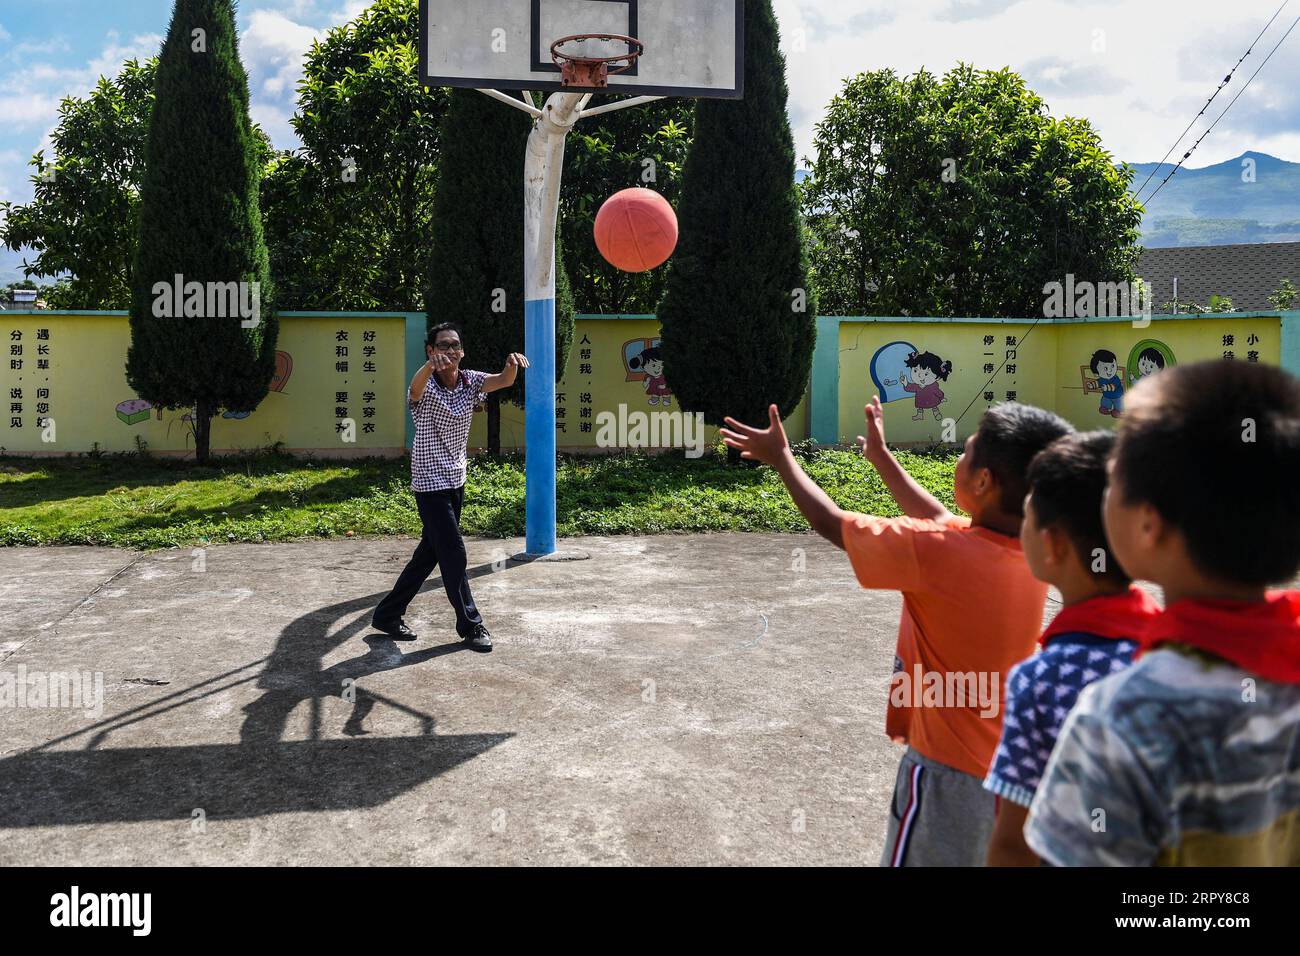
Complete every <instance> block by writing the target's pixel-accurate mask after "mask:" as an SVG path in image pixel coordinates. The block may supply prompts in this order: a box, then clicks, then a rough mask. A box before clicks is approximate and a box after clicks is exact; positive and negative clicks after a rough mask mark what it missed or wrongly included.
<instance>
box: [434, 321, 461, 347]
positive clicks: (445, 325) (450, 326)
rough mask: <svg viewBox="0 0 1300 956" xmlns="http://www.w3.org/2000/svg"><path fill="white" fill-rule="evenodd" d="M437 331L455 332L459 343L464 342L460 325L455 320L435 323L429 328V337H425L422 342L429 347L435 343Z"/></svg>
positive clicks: (436, 342) (436, 341)
mask: <svg viewBox="0 0 1300 956" xmlns="http://www.w3.org/2000/svg"><path fill="white" fill-rule="evenodd" d="M439 332H455V333H456V338H458V339H460V344H461V345H464V344H465V333H464V332H462V331H461V330H460V326H459V325H457V324H456V323H455V322H442V323H439V324H438V325H435V326H434V327H433V328H431V329H430V330H429V337H428V338H427V339H425V341H424V344H425V345H427V346H429V347H430V348H432V347H433V346H435V345H437V344H438V333H439Z"/></svg>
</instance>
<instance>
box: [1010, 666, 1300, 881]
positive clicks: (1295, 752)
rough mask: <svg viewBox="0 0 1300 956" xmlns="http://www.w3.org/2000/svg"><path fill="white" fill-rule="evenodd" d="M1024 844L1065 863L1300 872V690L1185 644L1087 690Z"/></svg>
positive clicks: (1047, 775)
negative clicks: (1295, 869)
mask: <svg viewBox="0 0 1300 956" xmlns="http://www.w3.org/2000/svg"><path fill="white" fill-rule="evenodd" d="M1025 839H1026V840H1027V841H1028V843H1029V846H1030V847H1031V848H1032V849H1033V850H1034V852H1035V853H1037V854H1038V855H1039V856H1041V857H1043V858H1044V859H1045V860H1047V861H1048V862H1049V863H1053V864H1056V865H1057V866H1152V865H1155V866H1297V865H1300V685H1295V684H1283V683H1278V682H1274V681H1269V680H1265V679H1264V678H1261V677H1256V676H1253V675H1251V674H1249V673H1247V672H1246V671H1243V670H1241V669H1240V668H1238V667H1235V666H1233V665H1231V664H1228V663H1227V662H1225V661H1222V660H1220V659H1218V658H1211V657H1209V656H1207V655H1205V654H1201V653H1199V652H1196V651H1192V650H1190V649H1186V648H1184V647H1182V646H1181V645H1172V646H1167V647H1166V648H1165V649H1161V650H1157V651H1152V652H1150V653H1148V654H1146V655H1144V656H1143V657H1142V658H1141V659H1139V660H1138V662H1137V663H1136V664H1134V665H1133V666H1132V667H1130V668H1128V669H1127V670H1124V671H1122V672H1120V673H1118V674H1114V675H1112V676H1110V677H1107V678H1105V679H1103V680H1100V681H1097V682H1096V683H1093V684H1091V685H1089V686H1088V687H1087V688H1085V689H1084V691H1083V692H1082V693H1081V694H1080V695H1079V699H1078V703H1077V704H1076V705H1075V708H1074V710H1073V711H1071V712H1070V715H1069V717H1067V718H1066V721H1065V724H1064V725H1063V726H1062V728H1061V733H1060V736H1059V738H1058V740H1057V744H1056V748H1055V749H1054V750H1053V751H1052V756H1051V759H1050V760H1049V761H1048V764H1047V768H1046V770H1045V771H1044V773H1043V779H1042V782H1041V783H1040V784H1039V787H1038V791H1037V793H1036V794H1035V796H1034V801H1033V803H1032V805H1031V807H1030V813H1029V820H1028V823H1027V824H1026V826H1025Z"/></svg>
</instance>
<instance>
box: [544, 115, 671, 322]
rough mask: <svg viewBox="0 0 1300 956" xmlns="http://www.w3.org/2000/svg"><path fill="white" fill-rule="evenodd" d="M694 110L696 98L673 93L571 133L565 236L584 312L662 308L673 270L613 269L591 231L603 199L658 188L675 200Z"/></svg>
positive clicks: (566, 162) (563, 201) (564, 201)
mask: <svg viewBox="0 0 1300 956" xmlns="http://www.w3.org/2000/svg"><path fill="white" fill-rule="evenodd" d="M610 102H614V100H613V98H611V99H610ZM694 113H695V105H694V103H693V102H692V101H691V100H688V99H682V98H678V97H670V98H668V99H665V100H659V101H657V102H655V103H651V104H649V105H647V106H640V107H630V108H628V109H625V110H618V111H616V112H613V113H606V114H604V115H602V116H599V117H593V118H592V119H590V120H583V121H581V122H580V123H578V125H577V126H575V127H574V129H573V132H571V133H570V134H569V141H568V151H567V154H566V156H565V159H564V180H563V185H562V188H561V194H560V235H561V237H562V243H563V246H564V255H565V261H566V262H567V263H568V267H569V277H570V279H571V280H572V284H573V295H574V301H575V304H576V307H577V309H578V311H579V312H591V313H601V314H606V315H609V314H624V315H626V314H644V313H651V312H654V310H655V309H656V308H657V307H658V305H659V300H660V299H661V298H662V297H663V291H664V282H665V280H666V278H667V275H668V270H667V269H651V270H650V271H649V272H638V273H632V272H622V271H620V270H618V269H615V268H614V267H613V266H611V265H610V264H609V263H608V262H606V261H605V260H604V258H603V257H602V256H601V255H600V252H599V251H598V250H597V249H596V243H595V241H594V240H593V239H592V229H593V227H594V226H595V222H596V213H597V212H598V211H599V210H600V207H601V204H602V203H604V201H605V200H606V199H608V198H609V197H610V196H612V195H613V194H614V193H616V192H618V191H619V190H620V189H627V188H628V187H629V186H645V187H647V188H649V189H653V190H655V191H656V192H658V193H659V194H660V195H662V196H663V197H664V198H665V199H667V200H668V202H669V203H671V204H672V205H673V206H676V205H677V202H678V200H679V198H680V196H681V184H682V175H681V173H682V166H683V164H684V163H685V161H686V151H687V149H688V148H689V147H690V144H691V136H690V130H691V125H692V123H693V121H694Z"/></svg>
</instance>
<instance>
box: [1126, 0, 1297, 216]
mask: <svg viewBox="0 0 1300 956" xmlns="http://www.w3.org/2000/svg"><path fill="white" fill-rule="evenodd" d="M1296 24H1300V17H1296V18H1295V20H1294V21H1292V23H1291V26H1289V27H1287V31H1286V33H1284V34H1282V39H1280V40H1278V41H1277V43H1276V44H1275V45H1274V47H1273V49H1271V50H1269V51H1268V56H1266V57H1264V62H1263V63H1261V64H1260V65H1259V67H1258V69H1256V70H1255V72H1254V73H1252V74H1251V75H1250V79H1249V80H1247V81H1246V85H1245V86H1243V87H1242V88H1241V90H1240V92H1238V93H1237V95H1236V96H1234V97H1233V98H1232V101H1231V102H1230V103H1228V105H1227V106H1225V107H1224V108H1223V112H1222V113H1220V114H1219V116H1218V119H1216V120H1215V121H1214V122H1213V123H1211V124H1210V128H1209V129H1207V130H1206V131H1205V132H1204V133H1202V134H1201V135H1200V137H1198V138H1197V140H1196V142H1195V143H1193V144H1192V148H1191V149H1189V150H1188V151H1187V154H1186V155H1185V156H1183V158H1182V159H1180V160H1179V161H1178V165H1177V166H1175V167H1174V168H1173V169H1171V170H1170V171H1169V175H1168V176H1166V177H1165V179H1164V182H1162V183H1161V184H1160V185H1159V186H1157V187H1156V191H1155V192H1153V193H1152V194H1151V195H1150V196H1148V197H1147V201H1146V203H1144V204H1143V205H1150V204H1151V202H1152V201H1153V200H1154V199H1155V198H1156V197H1157V196H1159V195H1160V190H1162V189H1164V188H1165V184H1166V183H1168V182H1169V180H1171V179H1173V178H1174V173H1176V172H1178V170H1180V169H1182V168H1183V163H1185V162H1187V159H1188V157H1190V156H1191V155H1192V153H1194V152H1196V147H1197V146H1200V145H1201V140H1203V139H1205V137H1207V136H1209V135H1210V133H1212V132H1214V127H1216V126H1218V125H1219V120H1221V119H1223V118H1224V117H1225V116H1227V115H1228V110H1230V109H1232V107H1233V104H1234V103H1236V102H1237V100H1239V99H1241V94H1242V93H1245V92H1246V91H1247V90H1248V89H1250V84H1251V83H1253V82H1254V81H1255V77H1257V76H1259V71H1260V70H1262V69H1264V67H1266V66H1267V65H1268V61H1269V60H1271V59H1273V54H1274V53H1276V52H1277V51H1278V48H1279V47H1280V46H1282V44H1283V43H1285V42H1286V38H1287V37H1289V36H1290V35H1291V31H1292V30H1294V29H1295V28H1296Z"/></svg>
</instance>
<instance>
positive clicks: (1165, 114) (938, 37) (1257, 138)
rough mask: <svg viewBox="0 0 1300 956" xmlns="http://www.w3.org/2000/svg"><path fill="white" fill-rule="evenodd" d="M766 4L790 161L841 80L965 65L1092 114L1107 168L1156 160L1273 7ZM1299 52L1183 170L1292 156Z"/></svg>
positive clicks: (1282, 59)
mask: <svg viewBox="0 0 1300 956" xmlns="http://www.w3.org/2000/svg"><path fill="white" fill-rule="evenodd" d="M775 5H776V11H777V15H778V17H779V18H780V20H781V25H782V30H783V32H784V33H786V34H787V35H786V39H785V46H786V58H787V63H788V67H789V80H790V97H791V102H790V113H791V119H792V123H793V125H794V126H795V141H796V144H797V147H798V150H799V155H800V156H805V155H807V154H808V153H810V152H811V144H812V136H813V125H814V124H815V123H816V122H817V120H818V119H819V118H820V116H821V114H822V111H823V110H824V109H825V105H826V103H828V102H829V101H830V99H831V98H832V97H833V96H835V94H836V93H837V92H838V91H839V90H840V89H841V87H842V84H843V81H844V79H846V78H847V77H849V76H852V75H854V74H856V73H859V72H864V71H869V70H876V69H882V68H886V67H890V68H893V69H894V70H896V71H897V72H899V73H902V74H911V73H914V72H916V71H917V70H918V69H920V68H922V67H925V68H926V69H928V70H929V71H930V72H932V73H939V74H942V73H944V72H947V70H949V69H951V68H952V67H953V66H955V65H956V64H957V63H958V62H959V61H964V62H968V63H973V64H974V65H975V66H977V67H980V68H987V69H1000V68H1002V67H1005V66H1009V67H1011V68H1012V69H1014V70H1017V71H1020V72H1022V73H1024V74H1025V75H1026V76H1027V77H1030V79H1031V83H1032V85H1033V86H1034V88H1035V89H1036V90H1037V92H1038V93H1039V94H1040V95H1042V96H1043V97H1044V98H1045V99H1046V100H1047V101H1048V105H1049V106H1050V108H1051V110H1052V113H1053V115H1056V116H1063V115H1067V114H1070V115H1077V116H1086V117H1088V118H1089V119H1091V120H1092V122H1093V125H1094V127H1095V128H1096V129H1097V130H1098V131H1099V133H1100V134H1101V137H1102V141H1103V143H1104V145H1105V146H1106V147H1107V148H1108V149H1109V150H1110V151H1111V152H1112V153H1113V154H1114V155H1115V156H1116V157H1117V158H1119V159H1126V160H1131V161H1134V162H1142V161H1154V160H1156V159H1159V158H1160V157H1161V156H1162V155H1163V154H1164V152H1165V150H1166V149H1168V148H1169V146H1170V145H1171V144H1172V143H1173V141H1174V139H1175V138H1176V137H1177V136H1178V134H1179V133H1180V132H1182V130H1183V128H1184V127H1185V126H1186V125H1187V123H1188V121H1189V120H1191V118H1192V117H1193V116H1194V115H1195V114H1196V112H1197V110H1199V109H1200V106H1201V104H1203V103H1204V102H1205V98H1206V97H1207V96H1208V95H1209V94H1210V92H1211V91H1212V90H1213V89H1214V86H1215V85H1216V84H1217V83H1218V82H1219V80H1221V79H1222V78H1223V76H1224V74H1225V73H1226V72H1227V70H1228V69H1229V68H1230V67H1231V66H1232V64H1233V63H1234V62H1235V61H1236V59H1237V57H1239V56H1240V55H1241V53H1242V52H1243V51H1244V50H1245V49H1246V47H1247V45H1249V43H1250V40H1251V39H1253V38H1254V36H1255V35H1256V34H1257V33H1258V32H1259V30H1260V29H1261V28H1262V27H1263V25H1264V23H1265V22H1266V21H1267V19H1268V18H1269V17H1270V16H1271V15H1272V14H1273V12H1274V11H1275V10H1276V9H1277V0H1237V2H1235V3H1233V4H1232V5H1231V6H1223V5H1221V4H1219V3H1216V2H1211V0H1147V2H1143V3H1117V2H1114V0H1033V2H1010V0H910V2H909V3H907V4H898V3H892V2H891V3H885V2H882V0H775ZM891 13H892V14H893V15H892V16H891V15H890V14H891ZM975 14H978V15H975ZM954 18H956V19H954ZM1290 19H1291V18H1288V19H1287V20H1286V21H1285V22H1284V21H1283V19H1282V18H1279V20H1278V22H1277V23H1275V24H1274V25H1273V28H1272V30H1271V31H1270V36H1271V37H1272V40H1270V39H1269V37H1266V38H1265V40H1264V41H1262V42H1261V44H1260V47H1259V48H1257V52H1256V54H1255V55H1254V56H1252V57H1251V59H1250V60H1248V61H1247V62H1246V64H1244V65H1243V67H1242V70H1241V71H1240V72H1239V73H1238V78H1237V79H1236V80H1234V86H1236V85H1237V84H1239V83H1241V84H1244V80H1245V77H1247V76H1249V75H1250V72H1251V71H1252V70H1253V69H1254V66H1255V65H1257V64H1258V62H1259V61H1260V60H1262V59H1263V56H1264V55H1265V54H1266V53H1267V51H1268V50H1269V49H1270V48H1271V46H1272V42H1275V41H1276V39H1277V38H1278V37H1280V36H1281V34H1282V32H1283V31H1284V30H1285V29H1286V27H1287V26H1289V24H1290ZM850 25H852V26H850ZM792 27H793V28H794V29H803V30H804V31H805V33H804V36H805V39H806V46H805V48H804V49H803V50H802V51H795V50H792V49H791V48H790V46H791V45H790V42H789V39H790V37H789V34H790V32H791V28H792ZM1297 49H1300V28H1297V30H1296V32H1295V33H1293V34H1292V35H1291V38H1290V39H1289V40H1288V41H1287V45H1286V46H1284V47H1283V48H1282V49H1281V50H1279V51H1278V53H1277V55H1276V56H1274V58H1273V60H1272V61H1271V62H1270V63H1269V64H1268V66H1267V67H1265V70H1264V72H1263V73H1262V74H1261V75H1260V79H1259V80H1257V81H1256V85H1257V86H1259V87H1260V89H1259V91H1258V92H1257V91H1256V89H1255V87H1252V88H1251V91H1250V92H1249V93H1247V94H1246V96H1244V97H1242V99H1241V101H1240V102H1239V103H1238V104H1237V106H1236V107H1234V108H1233V112H1232V113H1230V114H1229V119H1231V120H1234V121H1235V123H1236V124H1237V125H1235V126H1234V125H1233V124H1230V123H1229V121H1228V120H1227V119H1225V120H1224V124H1223V125H1221V126H1220V127H1219V128H1218V129H1216V130H1215V131H1214V132H1213V133H1212V134H1211V135H1210V136H1209V137H1207V138H1206V140H1205V142H1204V143H1203V144H1202V146H1201V147H1200V149H1199V150H1198V151H1197V153H1196V161H1195V162H1194V163H1193V165H1198V166H1199V165H1209V164H1210V163H1214V162H1221V161H1223V160H1224V159H1228V158H1231V157H1233V156H1236V155H1238V154H1240V153H1241V152H1242V151H1244V150H1246V149H1260V150H1262V151H1264V152H1270V153H1274V154H1277V155H1281V156H1283V157H1284V158H1287V159H1292V160H1297V159H1300V152H1297V150H1296V148H1295V142H1296V138H1297V134H1300V129H1298V127H1300V117H1297V115H1296V110H1295V109H1294V108H1293V107H1292V106H1288V104H1294V103H1295V102H1296V94H1295V93H1294V92H1292V91H1294V90H1297V89H1300V75H1297V69H1298V68H1297V62H1298V61H1300V57H1297V55H1296V52H1295V51H1296V50H1297ZM1288 50H1290V51H1291V52H1290V53H1289V55H1288ZM1266 79H1268V80H1269V82H1268V83H1265V80H1266ZM1221 99H1222V98H1221ZM1252 100H1253V103H1252ZM1217 105H1218V104H1217V103H1216V106H1217ZM1238 110H1241V111H1242V112H1241V115H1240V116H1238V115H1237V112H1238ZM1201 128H1204V127H1203V126H1202V127H1201Z"/></svg>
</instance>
